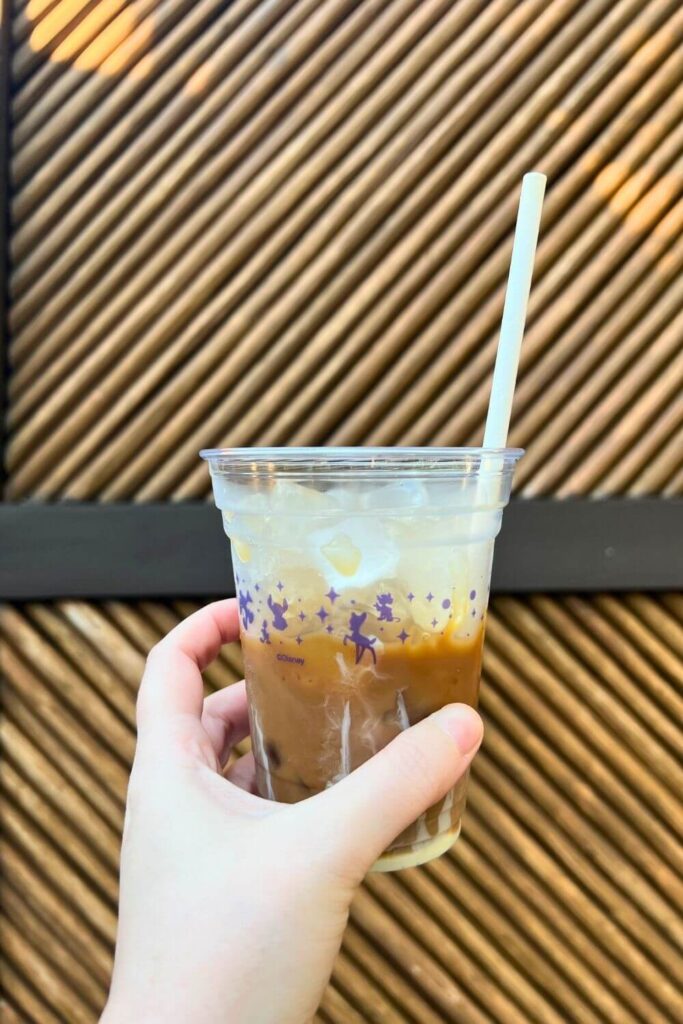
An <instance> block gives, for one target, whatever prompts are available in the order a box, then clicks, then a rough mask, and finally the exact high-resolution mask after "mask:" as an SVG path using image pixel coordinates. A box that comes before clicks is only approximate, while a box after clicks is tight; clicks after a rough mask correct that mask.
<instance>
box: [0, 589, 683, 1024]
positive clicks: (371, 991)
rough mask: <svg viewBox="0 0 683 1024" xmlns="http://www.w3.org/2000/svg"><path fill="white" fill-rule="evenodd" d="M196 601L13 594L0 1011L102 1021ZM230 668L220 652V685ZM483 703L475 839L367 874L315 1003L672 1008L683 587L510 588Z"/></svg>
mask: <svg viewBox="0 0 683 1024" xmlns="http://www.w3.org/2000/svg"><path fill="white" fill-rule="evenodd" d="M190 610H191V606H189V605H187V604H181V603H178V604H175V605H162V604H158V603H140V604H135V605H128V604H120V603H104V604H99V605H94V604H87V603H80V602H62V603H59V604H56V605H39V604H27V605H21V606H19V605H17V606H4V608H3V609H2V610H1V611H0V645H1V646H0V650H1V651H2V670H3V676H4V682H3V697H2V741H3V751H4V759H3V763H2V798H1V799H2V820H3V825H4V829H3V835H2V839H1V840H0V842H1V845H2V850H1V858H2V868H3V882H2V901H1V906H2V911H1V917H0V921H1V923H2V933H1V948H2V958H3V962H2V983H3V992H4V1003H3V1004H2V1011H3V1020H5V1019H7V1020H8V1021H27V1022H37V1024H43V1022H52V1021H68V1022H83V1024H89V1022H94V1021H96V1019H97V1014H98V1010H99V1008H100V1007H101V1005H102V1002H103V1000H104V998H105V992H106V986H107V981H108V975H109V969H110V961H111V951H112V943H113V937H114V927H115V908H116V894H117V860H118V846H119V838H120V828H121V820H122V813H123V802H124V796H125V788H126V778H127V770H128V766H129V763H130V759H131V755H132V752H133V745H134V718H133V714H134V699H135V692H136V688H137V684H138V680H139V677H140V674H141V670H142V667H143V663H144V657H145V653H146V651H147V650H148V649H149V648H150V646H151V645H152V644H153V643H155V641H156V640H157V639H159V637H160V636H161V635H163V634H164V633H165V632H166V631H167V630H168V629H169V628H170V627H172V626H173V625H174V624H175V623H176V622H177V621H178V620H179V618H180V617H182V616H183V615H185V614H187V612H188V611H190ZM239 673H240V657H239V650H238V649H237V648H233V647H228V648H225V649H224V652H223V655H222V657H221V658H220V660H219V661H218V662H217V663H216V664H215V665H214V666H213V667H212V668H211V669H210V670H209V671H207V673H206V683H207V688H208V689H214V688H216V687H220V686H224V685H229V684H230V683H231V682H232V681H234V680H235V679H236V678H237V677H238V676H239ZM482 708H483V712H484V715H485V719H486V740H485V746H484V749H483V752H482V753H481V755H480V756H479V758H478V760H477V762H476V767H475V770H474V772H473V780H472V786H471V798H470V801H469V805H468V809H467V815H466V822H465V827H464V832H463V836H462V838H461V839H460V841H459V842H458V843H457V844H456V847H455V848H454V850H453V851H452V853H451V854H449V855H447V856H445V857H443V858H441V859H440V860H439V861H436V862H434V863H432V864H430V865H427V866H425V867H424V868H421V869H414V870H411V871H406V872H401V873H400V874H397V875H393V876H374V877H371V878H369V879H368V880H367V882H366V883H365V885H364V886H363V888H362V890H361V891H360V892H359V894H358V896H357V898H356V900H355V903H354V907H353V911H352V916H351V922H350V924H349V927H348V931H347V933H346V936H345V939H344V945H343V949H342V952H341V953H340V955H339V959H338V961H337V964H336V966H335V970H334V974H333V977H332V981H331V983H330V986H329V988H328V990H327V992H326V995H325V998H324V1000H323V1003H322V1006H321V1009H320V1013H319V1018H318V1019H319V1020H320V1021H324V1022H339V1024H345V1022H355V1021H357V1022H361V1021H376V1022H401V1024H407V1022H412V1024H437V1022H440V1021H454V1022H458V1024H461V1022H466V1024H470V1022H474V1024H484V1022H486V1024H490V1022H500V1024H530V1022H543V1024H546V1022H549V1024H567V1022H574V1021H575V1022H580V1024H603V1022H605V1021H609V1022H614V1024H674V1022H676V1021H679V1020H680V1019H681V1016H682V1014H683V989H682V987H681V986H682V984H683V969H682V967H681V958H680V946H681V942H682V941H683V884H682V883H681V878H682V877H683V846H682V844H681V833H682V832H683V817H682V815H681V810H682V805H683V773H682V770H681V758H680V755H681V750H682V749H683V730H682V723H683V715H682V712H683V599H682V598H681V596H680V595H675V594H669V595H661V596H659V597H657V598H653V597H650V596H645V595H642V594H632V595H629V596H627V597H625V598H624V599H619V600H618V601H617V600H615V599H614V598H613V597H610V596H600V595H599V596H596V597H595V598H592V599H590V600H587V599H585V598H582V597H580V596H570V597H566V598H563V599H550V598H548V597H544V596H537V597H532V598H530V599H528V600H520V599H515V598H500V599H497V600H496V601H495V602H494V606H493V608H492V612H491V616H490V621H489V625H488V634H487V648H486V656H485V672H484V682H483V688H482ZM5 1014H6V1016H5Z"/></svg>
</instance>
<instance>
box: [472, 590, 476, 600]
mask: <svg viewBox="0 0 683 1024" xmlns="http://www.w3.org/2000/svg"><path fill="white" fill-rule="evenodd" d="M476 596H477V592H476V590H470V601H474V599H475V597H476Z"/></svg>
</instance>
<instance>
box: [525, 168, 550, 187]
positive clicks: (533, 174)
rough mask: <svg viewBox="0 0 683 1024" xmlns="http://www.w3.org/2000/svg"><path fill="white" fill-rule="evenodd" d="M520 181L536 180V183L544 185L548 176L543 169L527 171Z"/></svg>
mask: <svg viewBox="0 0 683 1024" xmlns="http://www.w3.org/2000/svg"><path fill="white" fill-rule="evenodd" d="M522 181H530V182H536V183H537V184H539V185H540V184H543V185H545V184H546V183H547V181H548V176H547V175H546V174H544V173H543V171H527V172H526V174H525V175H524V177H523V178H522Z"/></svg>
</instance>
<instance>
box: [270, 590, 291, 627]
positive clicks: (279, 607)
mask: <svg viewBox="0 0 683 1024" xmlns="http://www.w3.org/2000/svg"><path fill="white" fill-rule="evenodd" d="M268 607H269V608H270V610H271V612H272V613H273V629H287V619H286V618H285V612H286V611H287V609H288V608H289V605H288V604H287V599H286V598H285V600H284V601H283V602H282V603H281V604H280V603H278V602H277V601H273V598H272V596H271V595H270V594H269V595H268Z"/></svg>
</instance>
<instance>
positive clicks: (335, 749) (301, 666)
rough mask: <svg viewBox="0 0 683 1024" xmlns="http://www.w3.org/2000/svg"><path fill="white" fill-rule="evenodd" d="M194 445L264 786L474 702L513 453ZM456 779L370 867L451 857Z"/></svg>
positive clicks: (324, 769) (352, 760) (353, 761)
mask: <svg viewBox="0 0 683 1024" xmlns="http://www.w3.org/2000/svg"><path fill="white" fill-rule="evenodd" d="M202 454H203V455H204V457H205V458H207V459H208V461H209V464H210V468H211V474H212V479H213V486H214V494H215V498H216V504H217V505H218V507H219V509H220V510H221V512H222V516H223V523H224V527H225V531H226V533H227V534H228V536H229V538H230V541H231V544H232V556H233V566H234V572H235V587H236V594H237V599H238V603H239V614H240V622H241V638H242V648H243V652H244V666H245V677H246V681H247V692H248V697H249V709H250V717H251V735H252V744H253V750H254V756H255V760H256V770H257V783H258V788H259V792H260V793H261V794H262V796H264V797H267V798H269V799H272V800H280V801H284V802H290V803H291V802H294V801H297V800H302V799H304V798H305V797H308V796H310V795H312V794H315V793H318V792H320V791H321V790H323V789H325V788H326V787H327V786H331V785H334V783H335V782H337V781H338V780H339V779H342V778H343V777H344V776H345V775H347V774H348V773H349V772H350V771H353V769H354V768H356V767H357V766H358V765H360V764H362V763H363V762H364V761H365V760H367V759H368V758H369V757H371V756H372V755H373V754H374V753H376V752H377V751H378V750H380V749H381V748H382V747H383V746H385V745H386V744H387V743H389V742H390V740H392V739H393V738H394V737H395V736H396V735H397V734H398V733H399V732H401V731H402V730H404V729H407V728H408V727H409V726H411V725H413V724H415V723H416V722H419V721H420V720H421V719H422V718H424V717H426V716H427V715H429V714H431V713H432V712H433V711H436V710H437V709H438V708H440V707H443V705H444V704H449V703H451V702H453V701H460V702H464V703H467V704H471V705H476V703H477V695H478V687H479V674H480V667H481V652H482V644H483V636H484V624H485V615H486V607H487V601H488V590H489V580H490V574H491V560H492V555H493V543H494V539H495V536H496V534H497V533H498V530H499V528H500V523H501V516H502V509H503V507H504V505H505V504H506V502H507V499H508V496H509V491H510V483H511V477H512V471H513V467H514V464H515V462H516V460H517V458H518V457H519V455H520V454H521V452H519V451H515V450H501V451H494V452H482V451H481V450H478V449H308V450H307V449H279V450H263V449H261V450H256V449H254V450H239V449H233V450H224V451H211V452H203V453H202ZM465 787H466V781H465V780H462V781H461V782H460V783H459V784H458V785H457V786H456V787H455V789H453V790H452V791H451V792H450V793H448V794H447V796H446V797H445V798H444V799H443V800H441V801H440V802H439V803H438V804H436V805H434V806H433V807H431V808H429V810H428V811H427V812H426V813H425V814H423V815H422V816H421V817H420V818H419V819H418V821H416V822H414V823H413V824H412V825H411V826H410V827H409V828H408V829H406V830H405V832H403V833H402V834H401V835H400V836H398V837H397V839H396V840H395V842H394V843H393V844H392V845H391V847H390V848H389V849H388V850H387V851H386V852H385V854H384V855H383V857H382V858H380V861H379V862H378V863H377V865H376V869H377V870H392V869H394V868H400V867H406V866H410V865H414V864H418V863H422V862H424V861H425V860H429V859H431V858H432V857H434V856H438V855H439V854H440V853H442V852H444V850H446V849H447V848H448V847H449V846H450V845H451V844H452V843H453V842H454V840H455V839H456V838H457V835H458V832H459V829H460V820H461V816H462V812H463V808H464V802H465ZM378 814H381V808H378Z"/></svg>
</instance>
